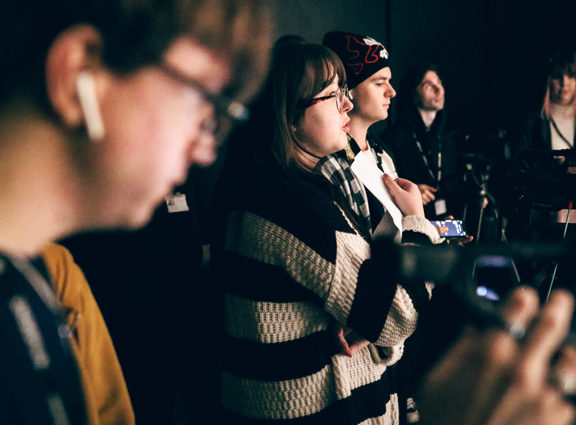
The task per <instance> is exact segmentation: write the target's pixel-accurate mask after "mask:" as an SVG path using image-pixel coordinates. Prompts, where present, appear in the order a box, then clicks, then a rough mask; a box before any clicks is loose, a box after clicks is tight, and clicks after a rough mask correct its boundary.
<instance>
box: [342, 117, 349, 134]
mask: <svg viewBox="0 0 576 425" xmlns="http://www.w3.org/2000/svg"><path fill="white" fill-rule="evenodd" d="M342 128H343V129H344V131H345V132H347V133H349V132H350V119H348V120H347V121H346V123H345V124H344V125H343V126H342Z"/></svg>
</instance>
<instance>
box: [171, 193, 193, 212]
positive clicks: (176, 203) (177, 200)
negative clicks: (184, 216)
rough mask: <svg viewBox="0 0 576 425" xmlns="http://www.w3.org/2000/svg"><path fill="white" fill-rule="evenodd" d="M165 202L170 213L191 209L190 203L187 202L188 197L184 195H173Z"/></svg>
mask: <svg viewBox="0 0 576 425" xmlns="http://www.w3.org/2000/svg"><path fill="white" fill-rule="evenodd" d="M165 200H166V205H167V206H168V212H169V213H177V212H184V211H189V210H190V208H188V203H187V202H186V195H185V194H183V193H178V192H177V193H172V194H170V195H168V196H167V197H166V198H165Z"/></svg>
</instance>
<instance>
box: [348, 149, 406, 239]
mask: <svg viewBox="0 0 576 425" xmlns="http://www.w3.org/2000/svg"><path fill="white" fill-rule="evenodd" d="M351 168H352V171H353V172H354V174H356V176H357V177H358V178H359V179H360V181H361V182H362V183H364V186H366V188H367V189H368V190H369V191H370V192H372V194H373V195H374V196H375V197H376V198H377V199H378V200H379V201H380V202H381V203H382V205H384V208H386V210H387V211H388V213H389V214H390V215H391V216H392V220H393V221H394V225H395V226H396V227H397V228H398V230H400V232H402V212H400V210H399V209H398V207H397V206H396V204H395V203H394V201H393V200H392V198H391V197H390V193H389V192H388V189H387V188H386V186H385V185H384V182H383V181H382V176H383V175H384V173H382V171H380V169H379V168H378V166H377V165H376V159H375V158H374V155H373V154H372V152H371V151H370V150H367V151H360V152H359V153H358V154H357V155H356V157H355V158H354V162H353V163H352V167H351Z"/></svg>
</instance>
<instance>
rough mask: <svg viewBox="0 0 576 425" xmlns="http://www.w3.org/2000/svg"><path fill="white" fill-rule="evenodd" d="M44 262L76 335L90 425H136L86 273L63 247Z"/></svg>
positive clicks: (50, 248) (53, 249)
mask: <svg viewBox="0 0 576 425" xmlns="http://www.w3.org/2000/svg"><path fill="white" fill-rule="evenodd" d="M43 258H44V261H45V263H46V267H47V269H48V272H49V274H50V276H51V278H52V285H53V287H54V290H55V291H56V293H57V295H58V298H59V299H60V302H61V303H62V305H63V306H64V307H65V309H66V310H68V323H69V325H70V326H71V328H72V329H73V331H74V336H73V339H72V347H73V350H74V354H75V355H76V359H77V361H78V366H79V369H80V373H81V377H82V381H83V382H82V384H83V387H84V391H85V397H86V404H87V408H88V418H89V423H90V424H91V425H134V423H135V420H134V411H133V409H132V403H131V402H130V397H129V394H128V389H127V387H126V382H125V380H124V375H123V374H122V370H121V368H120V363H119V361H118V357H117V355H116V350H115V349H114V345H113V344H112V339H111V337H110V334H109V332H108V328H107V327H106V323H105V322H104V318H103V317H102V313H101V312H100V308H99V307H98V305H97V303H96V300H95V299H94V296H93V294H92V291H91V289H90V286H89V285H88V282H87V281H86V278H85V276H84V273H83V272H82V270H81V269H80V267H78V265H77V264H76V263H75V262H74V258H73V257H72V254H71V253H70V252H69V251H68V250H67V249H66V248H65V247H64V246H62V245H58V244H51V245H49V246H48V247H46V249H45V250H44V252H43Z"/></svg>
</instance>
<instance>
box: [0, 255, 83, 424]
mask: <svg viewBox="0 0 576 425" xmlns="http://www.w3.org/2000/svg"><path fill="white" fill-rule="evenodd" d="M59 306H60V304H59V302H58V300H57V299H56V296H55V294H54V292H53V291H52V288H51V287H50V285H49V284H48V283H47V282H46V279H45V278H44V277H43V276H42V274H41V273H40V272H39V271H38V270H37V269H36V268H34V266H32V264H31V263H30V262H28V261H24V260H16V259H10V258H8V257H5V256H1V255H0V423H2V424H10V425H68V424H71V425H72V424H73V425H76V424H84V423H86V419H85V406H84V397H83V392H82V386H81V381H80V377H79V372H78V369H77V365H76V361H75V358H74V356H73V353H72V350H71V346H70V341H69V330H68V327H67V325H66V323H65V322H64V320H63V319H62V317H63V316H61V314H60V311H59V309H60V307H59Z"/></svg>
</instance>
